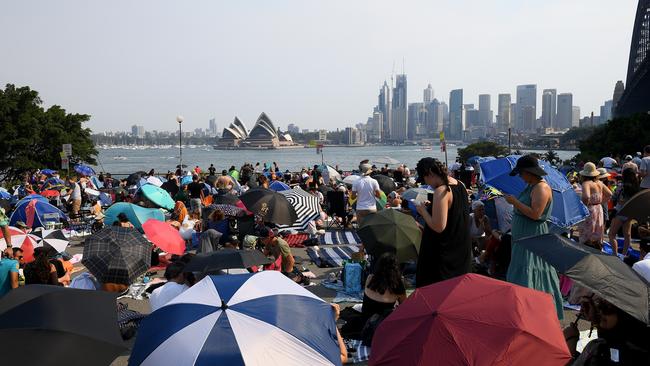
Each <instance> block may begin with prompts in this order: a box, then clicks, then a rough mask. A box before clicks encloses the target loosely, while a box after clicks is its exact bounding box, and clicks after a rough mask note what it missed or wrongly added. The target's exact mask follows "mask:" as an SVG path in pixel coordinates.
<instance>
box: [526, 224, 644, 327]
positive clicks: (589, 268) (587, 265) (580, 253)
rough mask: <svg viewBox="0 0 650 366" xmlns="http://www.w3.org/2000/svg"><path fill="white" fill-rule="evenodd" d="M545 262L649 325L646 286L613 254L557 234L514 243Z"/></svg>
mask: <svg viewBox="0 0 650 366" xmlns="http://www.w3.org/2000/svg"><path fill="white" fill-rule="evenodd" d="M515 244H516V245H521V246H523V247H524V248H526V249H528V250H530V251H531V252H533V253H535V254H537V255H538V256H540V257H541V258H542V259H544V260H545V261H547V262H548V263H549V264H550V265H551V266H553V267H554V268H555V269H556V270H557V271H558V272H560V273H562V274H564V275H565V276H567V277H569V278H571V279H572V280H573V281H575V282H577V283H579V284H580V285H582V286H584V287H586V288H588V289H590V290H592V291H593V292H594V293H596V294H597V295H598V296H600V297H602V298H603V299H605V300H607V301H609V302H610V303H612V304H613V305H615V306H616V307H618V308H619V309H621V310H623V311H625V312H626V313H628V314H630V315H632V316H633V317H635V318H637V319H639V320H640V321H642V322H644V323H646V324H650V304H649V302H650V300H649V299H650V290H649V289H648V283H647V282H646V281H644V280H643V279H642V277H640V276H639V275H638V274H637V273H636V272H635V271H634V270H633V269H632V268H630V267H629V266H628V265H627V264H625V263H624V262H623V261H621V260H620V259H618V257H617V256H615V255H608V254H605V253H603V252H601V251H599V250H596V249H593V248H590V247H588V246H586V245H584V244H580V243H577V242H575V241H573V240H571V239H567V238H565V237H563V236H561V235H558V234H544V235H539V236H534V237H529V238H524V239H521V240H518V241H516V242H515Z"/></svg>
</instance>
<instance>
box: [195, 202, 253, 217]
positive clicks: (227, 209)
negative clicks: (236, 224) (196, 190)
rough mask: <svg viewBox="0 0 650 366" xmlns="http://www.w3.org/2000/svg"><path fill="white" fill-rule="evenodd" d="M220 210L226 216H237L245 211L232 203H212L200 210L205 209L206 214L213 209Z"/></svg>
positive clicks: (242, 214)
mask: <svg viewBox="0 0 650 366" xmlns="http://www.w3.org/2000/svg"><path fill="white" fill-rule="evenodd" d="M217 209H218V210H221V211H222V212H223V214H224V215H226V216H232V217H239V216H244V214H245V213H246V210H244V209H243V208H239V207H237V206H233V205H223V204H212V205H210V206H208V207H205V208H203V210H202V211H207V212H208V213H207V215H208V216H209V215H210V213H212V211H214V210H217Z"/></svg>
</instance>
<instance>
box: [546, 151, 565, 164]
mask: <svg viewBox="0 0 650 366" xmlns="http://www.w3.org/2000/svg"><path fill="white" fill-rule="evenodd" d="M543 158H544V160H546V161H548V162H549V163H552V162H556V163H561V161H560V156H559V155H558V154H557V153H556V152H555V151H553V149H550V150H549V151H547V152H546V153H544V155H543Z"/></svg>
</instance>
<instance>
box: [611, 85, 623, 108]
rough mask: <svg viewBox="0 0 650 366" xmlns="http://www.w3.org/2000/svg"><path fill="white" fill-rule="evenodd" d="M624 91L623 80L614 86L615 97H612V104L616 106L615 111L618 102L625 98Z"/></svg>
mask: <svg viewBox="0 0 650 366" xmlns="http://www.w3.org/2000/svg"><path fill="white" fill-rule="evenodd" d="M624 91H625V86H624V85H623V80H619V81H617V82H616V85H615V86H614V95H613V96H612V103H613V105H614V110H616V105H617V104H618V101H619V100H620V99H621V97H622V96H623V92H624Z"/></svg>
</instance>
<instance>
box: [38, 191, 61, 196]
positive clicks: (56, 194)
mask: <svg viewBox="0 0 650 366" xmlns="http://www.w3.org/2000/svg"><path fill="white" fill-rule="evenodd" d="M60 195H61V192H59V191H56V190H54V189H48V190H45V191H42V192H41V196H43V197H45V198H53V197H59V196H60Z"/></svg>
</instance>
